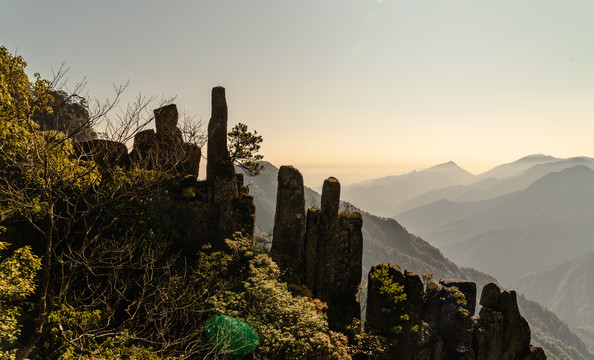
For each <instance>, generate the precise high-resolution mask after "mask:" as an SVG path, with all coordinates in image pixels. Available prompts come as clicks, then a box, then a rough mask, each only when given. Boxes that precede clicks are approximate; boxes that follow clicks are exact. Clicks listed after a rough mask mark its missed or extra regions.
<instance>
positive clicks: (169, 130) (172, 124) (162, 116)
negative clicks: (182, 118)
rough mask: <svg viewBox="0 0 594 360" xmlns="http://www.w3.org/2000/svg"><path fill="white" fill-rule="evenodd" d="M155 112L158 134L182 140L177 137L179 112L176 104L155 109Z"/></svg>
mask: <svg viewBox="0 0 594 360" xmlns="http://www.w3.org/2000/svg"><path fill="white" fill-rule="evenodd" d="M154 113H155V127H156V128H157V135H159V136H161V137H167V138H172V139H174V140H181V138H179V137H177V136H176V135H178V134H179V133H178V131H177V130H178V128H177V121H178V113H177V106H175V104H171V105H166V106H163V107H161V108H159V109H156V110H155V111H154Z"/></svg>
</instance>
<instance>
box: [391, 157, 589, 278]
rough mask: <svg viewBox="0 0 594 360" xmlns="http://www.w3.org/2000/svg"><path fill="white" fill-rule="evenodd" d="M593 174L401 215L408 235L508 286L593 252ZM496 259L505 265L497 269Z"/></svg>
mask: <svg viewBox="0 0 594 360" xmlns="http://www.w3.org/2000/svg"><path fill="white" fill-rule="evenodd" d="M592 184H594V170H591V169H590V168H588V167H586V166H582V165H577V166H574V167H571V168H568V169H564V170H562V171H560V172H556V173H549V174H547V175H546V176H544V177H542V178H541V179H539V180H537V181H536V182H534V183H533V184H532V185H530V186H529V187H528V188H527V189H526V190H523V191H519V192H516V193H512V194H508V195H504V196H502V197H499V198H495V199H492V200H485V201H481V202H471V203H454V202H449V201H440V202H436V203H433V204H430V205H425V206H422V207H419V208H416V209H414V210H411V211H408V212H405V213H403V214H401V215H400V216H399V220H400V221H401V222H402V224H403V225H404V226H405V227H407V229H409V230H410V231H412V232H414V233H416V234H419V235H420V236H422V237H423V238H424V239H427V240H428V241H430V242H431V243H432V244H435V245H437V246H440V247H441V248H442V249H443V251H444V252H445V253H446V254H447V255H448V256H451V257H452V258H453V259H454V261H456V262H457V263H459V264H463V265H464V266H470V267H474V268H477V269H479V270H481V271H485V272H488V273H490V274H493V275H495V276H496V277H497V278H499V279H501V280H502V281H503V282H504V283H506V284H507V283H509V282H511V281H513V280H515V279H517V278H518V277H520V276H522V275H524V274H527V273H530V272H532V271H534V270H536V269H538V268H540V267H542V266H543V265H545V264H550V263H555V262H559V261H562V260H565V259H567V258H571V257H574V256H576V255H578V254H582V253H584V252H588V251H591V250H594V243H593V242H592V237H593V235H594V186H592ZM500 259H506V262H509V264H508V265H506V266H501V263H500Z"/></svg>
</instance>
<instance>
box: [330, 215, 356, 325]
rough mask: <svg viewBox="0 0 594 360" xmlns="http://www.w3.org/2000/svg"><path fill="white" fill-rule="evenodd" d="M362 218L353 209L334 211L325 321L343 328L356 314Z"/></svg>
mask: <svg viewBox="0 0 594 360" xmlns="http://www.w3.org/2000/svg"><path fill="white" fill-rule="evenodd" d="M362 226H363V218H362V217H361V214H360V213H357V212H341V213H339V214H338V237H337V243H336V247H335V248H333V249H332V253H333V254H334V259H333V260H334V261H333V267H332V288H331V292H330V304H331V306H329V307H328V324H329V325H330V327H331V328H332V329H335V330H339V331H344V330H345V329H346V328H347V326H348V325H350V324H351V323H352V321H353V319H355V318H356V319H358V318H359V317H360V313H361V310H360V304H359V301H358V300H357V296H356V295H357V291H358V289H359V284H360V283H361V273H362V266H363V263H362V261H363V234H362V231H361V229H362Z"/></svg>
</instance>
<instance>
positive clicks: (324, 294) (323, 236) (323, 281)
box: [313, 177, 340, 306]
mask: <svg viewBox="0 0 594 360" xmlns="http://www.w3.org/2000/svg"><path fill="white" fill-rule="evenodd" d="M321 202H322V207H321V209H320V236H319V238H318V259H317V268H318V271H317V274H316V280H315V289H313V293H314V296H315V297H317V298H318V299H321V300H323V301H325V302H327V303H328V306H330V301H331V299H330V297H331V293H332V284H333V281H334V279H333V278H332V276H333V274H334V271H333V269H334V259H335V257H336V256H338V254H337V253H336V252H335V251H336V249H337V248H338V207H339V204H340V183H339V182H338V180H337V179H336V178H334V177H329V178H328V179H326V180H324V185H323V186H322V201H321Z"/></svg>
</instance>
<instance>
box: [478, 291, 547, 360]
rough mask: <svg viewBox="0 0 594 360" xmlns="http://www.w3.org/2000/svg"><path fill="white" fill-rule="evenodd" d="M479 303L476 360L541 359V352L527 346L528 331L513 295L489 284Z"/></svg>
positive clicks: (528, 344) (513, 292) (511, 292)
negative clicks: (480, 306)
mask: <svg viewBox="0 0 594 360" xmlns="http://www.w3.org/2000/svg"><path fill="white" fill-rule="evenodd" d="M483 298H484V300H483ZM480 303H481V305H483V307H482V309H481V311H480V312H479V315H478V316H477V318H476V319H475V343H476V346H477V359H489V360H490V359H541V358H542V355H544V354H543V353H542V349H540V350H538V348H535V347H531V346H530V327H529V325H528V322H527V321H526V319H524V317H522V315H520V311H519V309H518V304H517V301H516V292H515V291H513V290H512V291H503V292H501V291H500V290H499V287H498V286H497V285H495V284H488V285H487V286H485V288H484V289H483V293H482V294H481V302H480ZM493 353H498V354H499V357H497V358H495V357H494V355H492V354H493Z"/></svg>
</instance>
